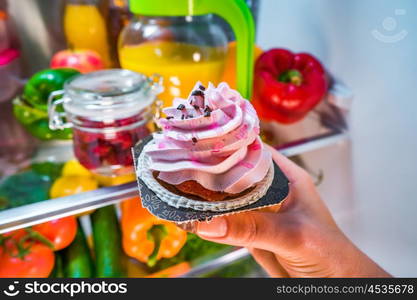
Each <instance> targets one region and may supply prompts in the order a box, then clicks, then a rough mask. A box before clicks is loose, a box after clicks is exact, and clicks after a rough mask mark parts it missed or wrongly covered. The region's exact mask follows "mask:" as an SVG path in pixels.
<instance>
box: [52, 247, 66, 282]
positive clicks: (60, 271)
mask: <svg viewBox="0 0 417 300" xmlns="http://www.w3.org/2000/svg"><path fill="white" fill-rule="evenodd" d="M64 277H65V274H64V266H63V262H62V255H61V253H59V252H55V264H54V268H53V269H52V272H51V274H49V278H64Z"/></svg>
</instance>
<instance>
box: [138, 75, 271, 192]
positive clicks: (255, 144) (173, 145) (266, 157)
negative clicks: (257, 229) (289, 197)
mask: <svg viewBox="0 0 417 300" xmlns="http://www.w3.org/2000/svg"><path fill="white" fill-rule="evenodd" d="M199 86H200V83H197V84H196V86H195V89H194V90H198V87H199ZM200 93H201V91H200ZM203 93H204V97H200V98H199V97H195V96H193V95H192V94H190V97H189V99H190V100H185V99H180V98H176V99H174V103H173V106H172V107H168V108H165V109H164V113H165V114H166V115H167V116H168V117H167V118H161V119H160V120H159V122H160V125H161V126H162V128H163V130H162V132H159V133H154V135H153V137H154V140H155V143H154V144H148V145H147V146H146V147H145V149H144V151H145V153H147V154H148V155H149V156H150V157H151V166H150V168H151V169H152V170H155V171H159V172H160V173H159V178H160V179H162V180H163V181H165V182H168V183H170V184H173V185H176V184H180V183H182V182H184V181H187V180H195V181H197V182H198V183H200V184H201V185H202V186H203V187H205V188H207V189H209V190H212V191H223V192H226V193H233V194H235V193H239V192H242V191H244V190H245V189H247V188H249V187H251V186H253V185H254V184H255V183H257V182H259V181H261V180H262V179H263V178H264V177H265V175H266V173H267V172H268V169H269V167H270V165H271V154H270V153H269V151H267V150H266V149H265V148H264V145H263V143H262V142H261V140H260V138H259V136H258V135H259V119H258V117H257V115H256V111H255V110H254V108H253V106H252V105H251V104H250V103H249V101H247V100H245V99H243V98H242V97H241V96H240V94H239V93H238V92H237V91H235V90H233V89H231V88H229V86H228V85H227V83H220V84H219V86H218V87H217V88H216V87H214V86H213V85H212V84H209V87H208V88H207V90H205V91H204V92H203ZM196 103H197V104H199V106H198V107H194V106H193V105H195V104H196ZM192 104H193V105H192ZM179 106H180V108H181V107H183V109H182V110H181V109H178V107H179ZM207 106H208V108H207ZM207 110H209V111H210V112H209V113H206V112H207Z"/></svg>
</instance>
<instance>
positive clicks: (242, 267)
mask: <svg viewBox="0 0 417 300" xmlns="http://www.w3.org/2000/svg"><path fill="white" fill-rule="evenodd" d="M259 273H261V274H259ZM254 275H256V277H259V275H261V276H262V275H264V274H263V273H262V271H261V269H260V267H259V265H258V263H257V262H256V261H255V260H254V259H253V258H252V256H249V257H246V258H243V259H239V260H237V261H235V262H233V263H231V264H230V265H227V266H225V267H223V268H220V269H218V270H215V271H212V272H210V273H207V274H204V275H203V276H202V277H206V278H207V277H210V278H212V277H221V278H236V277H250V276H254Z"/></svg>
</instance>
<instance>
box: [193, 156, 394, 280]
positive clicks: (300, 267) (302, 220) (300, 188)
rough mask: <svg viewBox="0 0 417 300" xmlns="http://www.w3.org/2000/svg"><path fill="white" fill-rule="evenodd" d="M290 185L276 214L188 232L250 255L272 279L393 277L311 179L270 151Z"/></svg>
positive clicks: (218, 221)
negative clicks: (349, 232) (346, 229)
mask: <svg viewBox="0 0 417 300" xmlns="http://www.w3.org/2000/svg"><path fill="white" fill-rule="evenodd" d="M270 151H271V152H272V155H273V159H274V161H275V162H276V163H277V164H278V165H279V166H280V168H281V170H282V171H283V172H284V173H285V175H286V176H287V177H288V179H289V181H290V193H289V195H288V197H287V198H286V199H285V200H284V202H283V204H282V205H281V206H280V207H276V209H275V211H277V210H278V209H279V212H271V211H269V212H265V211H253V212H246V213H240V214H236V215H231V216H225V217H217V218H214V219H213V220H212V221H211V222H198V223H192V224H190V225H191V226H188V228H187V229H188V230H191V231H193V232H195V233H196V234H198V235H199V236H200V237H202V238H204V239H207V240H210V241H214V242H218V243H224V244H230V245H234V246H242V247H246V248H248V249H249V251H250V252H251V253H252V255H253V257H254V258H255V259H256V261H257V262H258V263H259V264H260V265H261V266H262V267H263V268H264V269H265V270H266V271H267V272H268V273H269V275H270V276H273V277H388V276H390V275H389V274H388V273H387V272H385V271H384V270H383V269H382V268H381V267H379V266H378V265H377V264H376V263H375V262H373V261H372V260H371V259H370V258H369V257H368V256H366V255H365V254H364V253H363V252H361V251H360V250H359V249H358V248H357V247H356V246H355V245H354V244H353V243H352V242H351V241H350V240H349V239H348V238H347V237H346V236H345V235H344V234H343V232H342V231H341V230H340V229H339V228H338V226H337V225H336V223H335V221H334V220H333V218H332V216H331V214H330V212H329V210H328V209H327V207H326V205H325V204H324V202H323V201H322V199H321V198H320V196H319V194H318V192H317V190H316V188H315V186H314V183H313V181H312V179H311V177H310V176H309V175H308V173H307V172H306V171H304V170H303V169H302V168H300V167H299V166H297V165H296V164H294V163H293V162H291V161H290V160H289V159H287V158H286V157H284V156H282V155H281V154H280V153H278V152H277V151H275V150H274V149H272V148H270Z"/></svg>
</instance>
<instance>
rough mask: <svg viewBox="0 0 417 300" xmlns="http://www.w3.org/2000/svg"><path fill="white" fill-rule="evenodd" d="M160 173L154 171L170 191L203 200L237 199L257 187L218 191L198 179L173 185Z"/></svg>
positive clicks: (156, 176) (160, 182) (155, 175)
mask: <svg viewBox="0 0 417 300" xmlns="http://www.w3.org/2000/svg"><path fill="white" fill-rule="evenodd" d="M158 174H159V172H153V176H154V178H155V179H156V180H157V181H158V182H159V184H160V185H162V186H163V187H164V188H166V189H167V190H168V191H170V192H173V193H174V194H177V195H180V196H184V197H188V198H190V199H193V200H202V201H209V202H211V201H227V200H231V199H235V198H238V197H242V196H244V195H246V194H247V193H249V192H251V191H252V190H253V189H254V188H255V185H254V186H252V187H250V188H248V189H246V190H244V191H243V192H240V193H238V194H229V193H225V192H216V191H211V190H208V189H206V188H205V187H203V186H202V185H201V184H199V183H198V182H197V181H194V180H187V181H184V182H182V183H180V184H178V185H172V184H169V183H167V182H165V181H163V180H161V179H159V178H158Z"/></svg>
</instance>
